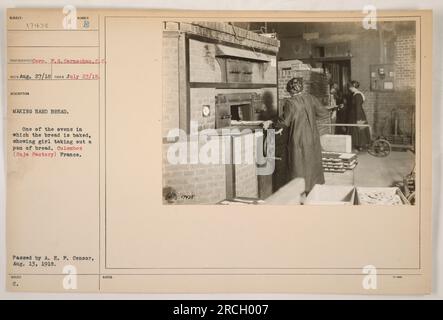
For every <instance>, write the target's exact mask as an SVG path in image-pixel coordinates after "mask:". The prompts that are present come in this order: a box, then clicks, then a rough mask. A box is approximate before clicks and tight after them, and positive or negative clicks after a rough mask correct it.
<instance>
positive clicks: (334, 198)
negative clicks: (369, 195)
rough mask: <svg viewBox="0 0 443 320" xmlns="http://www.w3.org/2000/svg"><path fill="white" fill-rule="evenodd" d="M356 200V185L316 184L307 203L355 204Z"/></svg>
mask: <svg viewBox="0 0 443 320" xmlns="http://www.w3.org/2000/svg"><path fill="white" fill-rule="evenodd" d="M354 200H355V188H354V186H333V185H327V184H316V185H315V186H314V188H312V190H311V192H309V194H308V196H307V198H306V201H305V204H307V205H353V204H354Z"/></svg>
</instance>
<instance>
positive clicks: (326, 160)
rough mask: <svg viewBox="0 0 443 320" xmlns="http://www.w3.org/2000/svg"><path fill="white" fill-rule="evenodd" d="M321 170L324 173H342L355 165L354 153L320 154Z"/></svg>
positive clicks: (355, 156) (355, 157)
mask: <svg viewBox="0 0 443 320" xmlns="http://www.w3.org/2000/svg"><path fill="white" fill-rule="evenodd" d="M322 163H323V170H324V171H325V172H337V173H344V172H345V171H346V170H352V169H354V168H355V166H356V165H357V155H356V154H355V153H340V152H322Z"/></svg>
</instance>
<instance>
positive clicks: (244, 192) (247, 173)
mask: <svg viewBox="0 0 443 320" xmlns="http://www.w3.org/2000/svg"><path fill="white" fill-rule="evenodd" d="M247 140H249V143H248V142H247ZM233 141H234V144H236V143H239V144H241V146H242V148H241V164H239V165H236V166H235V188H236V196H237V197H250V198H256V197H258V180H257V167H256V165H255V161H256V154H255V150H256V143H257V142H256V141H255V139H254V135H253V134H248V135H244V136H240V137H236V138H234V139H233ZM248 157H251V158H252V159H253V163H252V164H251V163H247V159H249V158H248Z"/></svg>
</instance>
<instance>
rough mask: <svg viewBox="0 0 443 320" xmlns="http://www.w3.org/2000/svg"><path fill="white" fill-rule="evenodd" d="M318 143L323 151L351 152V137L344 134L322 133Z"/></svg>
mask: <svg viewBox="0 0 443 320" xmlns="http://www.w3.org/2000/svg"><path fill="white" fill-rule="evenodd" d="M320 144H321V147H322V149H323V151H328V152H342V153H351V152H352V137H351V136H349V135H345V134H324V135H322V136H320Z"/></svg>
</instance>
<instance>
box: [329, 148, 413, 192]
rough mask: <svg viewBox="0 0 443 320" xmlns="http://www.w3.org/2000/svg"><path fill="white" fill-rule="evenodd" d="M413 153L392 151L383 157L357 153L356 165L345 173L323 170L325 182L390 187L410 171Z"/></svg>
mask: <svg viewBox="0 0 443 320" xmlns="http://www.w3.org/2000/svg"><path fill="white" fill-rule="evenodd" d="M414 163H415V155H414V154H413V153H412V152H410V151H407V152H402V151H392V152H391V153H390V154H389V156H387V157H385V158H378V157H374V156H371V155H370V154H368V153H367V152H360V153H358V165H357V167H356V168H355V169H354V172H352V171H346V172H345V173H330V172H325V180H326V181H325V183H326V184H329V185H355V186H357V187H391V186H392V185H393V184H394V183H395V182H398V181H402V180H403V177H404V176H406V175H408V174H409V173H411V171H412V169H413V168H414Z"/></svg>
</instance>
